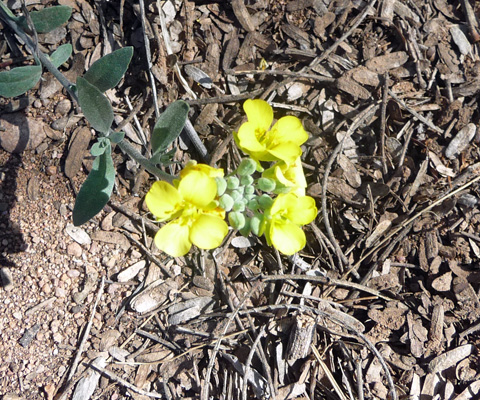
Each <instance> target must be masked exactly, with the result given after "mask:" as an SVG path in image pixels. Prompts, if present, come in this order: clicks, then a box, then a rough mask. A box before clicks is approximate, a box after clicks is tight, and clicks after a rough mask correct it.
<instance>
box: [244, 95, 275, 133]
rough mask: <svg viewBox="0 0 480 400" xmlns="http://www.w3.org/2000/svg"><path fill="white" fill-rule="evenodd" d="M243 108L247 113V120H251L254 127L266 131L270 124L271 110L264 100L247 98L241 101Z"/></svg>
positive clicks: (271, 119) (271, 118)
mask: <svg viewBox="0 0 480 400" xmlns="http://www.w3.org/2000/svg"><path fill="white" fill-rule="evenodd" d="M243 109H244V110H245V114H247V118H248V122H251V123H252V124H253V125H254V126H255V129H260V130H262V131H267V130H268V129H269V128H270V126H271V125H272V121H273V110H272V107H271V106H270V104H268V103H267V102H266V101H264V100H259V99H257V100H250V99H248V100H247V101H246V102H245V103H243Z"/></svg>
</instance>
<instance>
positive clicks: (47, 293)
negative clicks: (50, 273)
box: [42, 283, 52, 295]
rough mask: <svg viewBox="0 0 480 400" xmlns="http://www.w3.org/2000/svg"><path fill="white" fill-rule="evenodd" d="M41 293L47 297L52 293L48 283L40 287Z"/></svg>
mask: <svg viewBox="0 0 480 400" xmlns="http://www.w3.org/2000/svg"><path fill="white" fill-rule="evenodd" d="M42 292H43V293H45V294H46V295H49V294H50V293H52V288H51V287H50V285H49V284H48V283H45V284H44V285H43V286H42Z"/></svg>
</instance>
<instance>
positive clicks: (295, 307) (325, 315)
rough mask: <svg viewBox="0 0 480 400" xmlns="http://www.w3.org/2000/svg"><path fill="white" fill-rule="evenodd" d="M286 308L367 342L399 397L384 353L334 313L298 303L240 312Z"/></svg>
mask: <svg viewBox="0 0 480 400" xmlns="http://www.w3.org/2000/svg"><path fill="white" fill-rule="evenodd" d="M284 309H286V310H297V311H300V312H302V313H305V312H310V313H312V314H314V315H319V316H321V317H323V318H326V319H329V320H331V321H332V322H334V323H336V324H337V325H339V326H341V327H343V328H345V329H346V330H347V331H349V332H350V333H351V334H353V335H354V336H356V337H358V338H359V339H361V341H362V342H363V343H365V345H366V346H367V348H368V349H369V350H370V351H371V352H372V353H373V354H374V355H375V357H377V359H378V361H379V362H380V365H381V366H382V369H383V372H384V373H385V375H386V377H387V381H388V385H389V386H390V394H391V396H392V399H393V400H397V399H398V397H397V392H396V390H395V385H394V383H393V379H392V375H391V374H390V370H389V369H388V366H387V364H386V362H385V360H384V359H383V357H382V355H381V354H380V352H379V351H378V350H377V349H376V347H375V346H374V345H373V344H372V342H370V340H368V338H367V337H366V336H365V335H363V334H362V333H361V332H359V331H358V329H357V328H356V327H353V326H350V325H349V324H348V322H346V321H342V320H340V319H338V318H336V317H334V316H333V315H331V314H329V313H328V312H325V311H322V310H318V309H316V308H313V307H309V306H305V305H298V304H280V305H266V306H262V307H255V308H253V309H250V310H243V311H239V313H240V314H241V315H245V314H252V313H258V312H262V311H267V310H270V311H278V310H284ZM336 334H337V335H341V333H336Z"/></svg>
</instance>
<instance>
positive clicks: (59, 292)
mask: <svg viewBox="0 0 480 400" xmlns="http://www.w3.org/2000/svg"><path fill="white" fill-rule="evenodd" d="M55 296H56V297H58V298H65V297H67V293H66V292H65V289H63V288H61V287H56V288H55Z"/></svg>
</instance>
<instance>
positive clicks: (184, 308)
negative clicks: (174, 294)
mask: <svg viewBox="0 0 480 400" xmlns="http://www.w3.org/2000/svg"><path fill="white" fill-rule="evenodd" d="M214 303H215V300H213V299H212V298H211V297H197V298H195V299H191V300H187V301H184V302H181V303H177V304H174V305H173V306H170V307H169V308H168V313H169V317H168V323H169V324H170V325H178V324H181V323H183V322H186V321H190V320H191V319H193V318H196V317H198V316H199V315H200V314H201V313H206V312H207V311H209V310H210V309H211V308H212V307H213V305H214Z"/></svg>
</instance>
